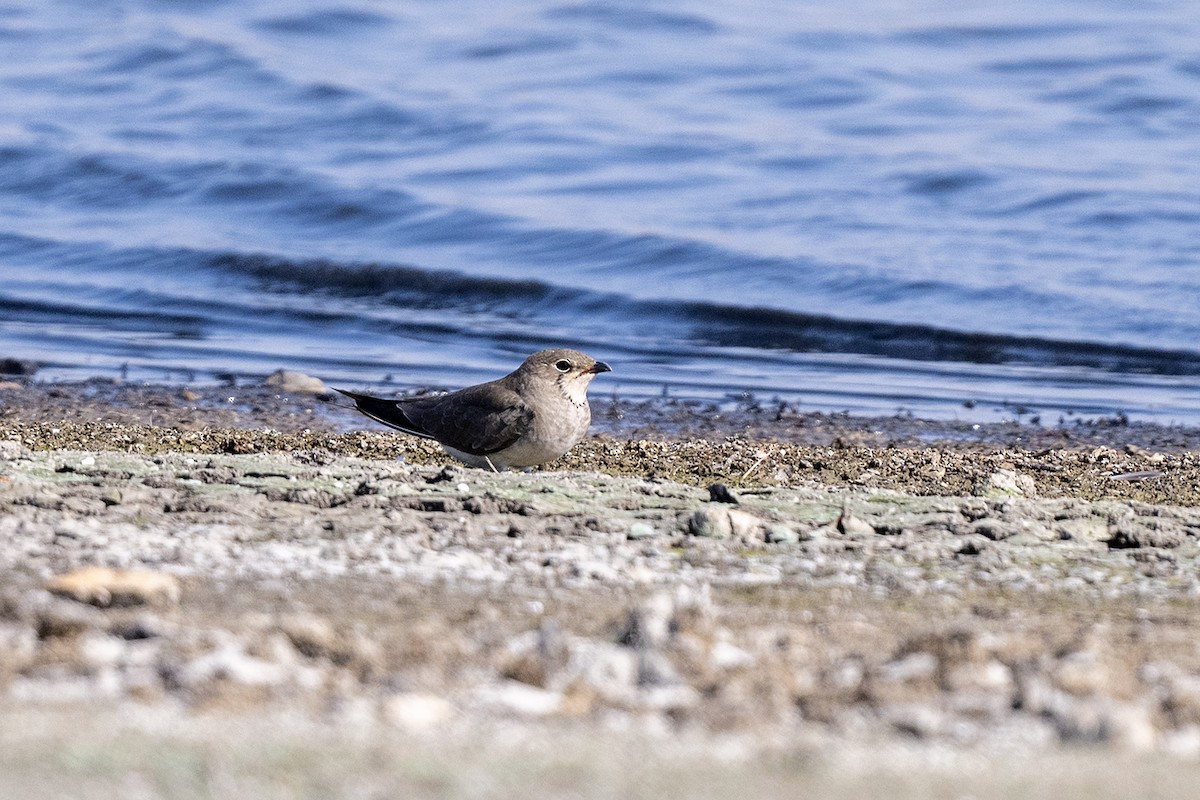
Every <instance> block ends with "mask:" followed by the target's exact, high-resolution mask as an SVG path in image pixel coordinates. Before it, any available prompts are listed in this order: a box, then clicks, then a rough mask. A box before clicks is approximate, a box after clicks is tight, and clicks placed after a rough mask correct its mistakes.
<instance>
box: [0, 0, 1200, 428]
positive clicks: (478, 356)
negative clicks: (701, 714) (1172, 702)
mask: <svg viewBox="0 0 1200 800" xmlns="http://www.w3.org/2000/svg"><path fill="white" fill-rule="evenodd" d="M0 92H2V94H0V96H2V97H3V98H4V102H3V103H2V104H0V357H6V356H7V357H14V358H21V359H30V360H35V361H38V362H41V363H42V364H43V367H42V370H41V372H39V373H38V375H39V377H42V378H47V379H74V378H83V377H89V376H94V375H117V374H125V375H127V376H129V377H131V378H134V379H140V380H152V381H158V380H172V381H173V380H184V379H194V380H216V379H218V378H219V377H220V376H224V375H229V374H232V375H234V376H238V377H239V379H249V378H252V377H254V376H261V375H264V374H266V373H268V372H271V371H273V370H274V369H277V368H279V367H289V368H293V369H300V370H304V371H307V372H311V373H314V374H317V375H320V376H321V377H323V378H325V379H326V380H329V381H332V382H335V383H339V384H342V385H350V386H363V385H370V384H378V383H383V382H385V381H390V382H392V383H394V384H395V385H396V386H403V387H412V386H457V385H462V384H465V383H470V382H474V381H477V380H482V379H485V378H488V377H494V376H497V375H499V374H502V373H503V372H505V371H507V370H508V369H509V368H510V367H511V366H513V365H514V364H515V363H516V362H517V361H518V360H519V359H520V358H521V357H523V356H524V355H525V354H527V353H528V352H531V351H533V350H535V349H538V348H540V347H543V346H549V345H554V344H566V345H571V346H577V347H579V348H581V349H585V350H587V351H589V352H590V353H592V354H593V355H595V356H597V357H598V358H603V359H605V360H606V361H609V362H610V363H612V364H613V365H614V366H615V367H616V368H617V373H616V374H615V375H613V376H605V378H604V381H603V387H602V388H601V391H604V390H606V389H612V390H615V391H616V392H617V393H619V394H620V396H622V397H638V396H649V395H658V394H661V393H662V392H664V391H666V392H668V393H670V394H671V395H674V396H680V397H699V398H714V399H719V398H722V397H725V396H727V395H730V394H734V395H737V394H741V393H746V392H752V393H754V394H756V395H758V396H760V397H775V396H778V397H780V398H782V399H785V400H787V401H790V402H796V403H798V404H799V405H800V407H801V408H808V409H826V410H841V409H847V410H850V411H852V412H860V413H893V412H895V411H897V410H905V411H912V412H914V413H917V414H920V415H927V416H936V417H955V416H958V417H963V418H982V419H994V418H996V416H997V415H1012V414H1014V413H1016V410H1017V409H1025V408H1027V409H1029V410H1031V411H1033V412H1035V413H1040V414H1042V415H1043V418H1044V419H1046V420H1053V419H1057V418H1058V416H1059V415H1064V414H1068V413H1076V414H1081V415H1099V414H1112V413H1118V412H1120V413H1125V414H1128V415H1129V416H1131V417H1134V418H1142V419H1152V420H1156V421H1160V422H1168V423H1169V422H1186V423H1193V424H1200V8H1198V7H1197V6H1196V5H1195V3H1194V2H1193V1H1192V0H1162V1H1161V2H1147V3H1128V2H1115V1H1106V0H1089V1H1088V2H1049V3H1047V2H1040V1H1039V0H1014V2H1007V3H995V2H971V1H970V0H967V1H966V2H959V3H944V2H940V0H913V2H904V3H895V2H890V0H851V2H847V3H836V4H833V3H805V2H768V1H767V0H760V1H759V2H747V3H736V4H733V3H718V2H714V1H713V0H708V1H707V2H699V1H696V0H694V1H693V2H687V1H686V0H684V2H678V1H675V2H653V0H639V1H638V2H631V3H614V2H591V3H588V2H583V3H577V2H553V0H527V1H524V2H515V3H508V4H503V3H495V2H491V1H490V0H489V2H470V0H466V1H465V2H454V3H448V2H447V3H439V2H432V0H426V1H425V2H413V3H393V2H383V0H378V1H377V2H363V1H361V0H360V1H359V2H345V3H336V2H289V3H276V2H266V0H260V1H259V2H254V1H252V0H237V1H236V2H234V1H233V0H230V1H229V2H221V1H220V0H192V1H191V2H182V1H181V2H171V3H163V2H150V0H145V1H144V2H103V1H102V0H96V1H94V2H89V3H82V2H67V1H66V0H48V1H46V2H36V3H35V2H25V3H4V2H3V1H2V0H0ZM600 386H601V385H600V384H598V387H600ZM964 404H966V405H964Z"/></svg>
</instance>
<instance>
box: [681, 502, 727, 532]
mask: <svg viewBox="0 0 1200 800" xmlns="http://www.w3.org/2000/svg"><path fill="white" fill-rule="evenodd" d="M688 533H690V534H692V536H700V537H703V538H705V539H728V538H729V537H730V536H731V535H732V534H733V523H731V522H730V520H729V509H726V508H719V507H709V508H702V509H700V510H699V511H697V512H696V513H695V514H692V517H691V519H689V520H688Z"/></svg>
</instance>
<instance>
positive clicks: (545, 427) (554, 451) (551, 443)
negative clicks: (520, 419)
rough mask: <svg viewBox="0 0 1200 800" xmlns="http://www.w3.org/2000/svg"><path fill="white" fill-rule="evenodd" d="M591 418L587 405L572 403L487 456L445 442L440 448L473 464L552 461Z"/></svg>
mask: <svg viewBox="0 0 1200 800" xmlns="http://www.w3.org/2000/svg"><path fill="white" fill-rule="evenodd" d="M591 422H592V414H591V410H590V409H589V408H587V407H586V406H584V407H583V408H575V407H572V409H571V413H567V414H562V415H560V416H558V418H557V419H552V420H547V419H541V420H537V421H535V423H534V425H533V429H532V430H530V431H529V432H528V433H526V434H525V435H524V436H522V437H521V438H520V439H519V440H518V441H517V442H516V443H515V444H513V445H512V446H510V447H508V448H506V449H504V450H500V451H499V452H496V453H492V454H491V455H490V456H488V457H484V456H474V455H470V454H469V453H463V452H461V451H459V450H455V449H454V448H452V447H447V446H446V445H444V444H443V445H442V448H443V449H444V450H445V451H446V452H447V453H449V454H450V455H451V456H453V457H454V458H457V459H458V460H459V461H462V462H463V463H465V464H469V465H471V466H473V467H481V468H484V469H487V468H489V467H490V466H494V467H495V468H496V469H504V468H506V467H532V466H536V465H538V464H545V463H546V462H547V461H553V460H554V459H556V458H558V457H559V456H562V455H563V454H564V453H566V452H567V451H568V450H570V449H571V448H572V447H574V446H575V444H576V443H577V442H579V440H580V439H582V438H583V437H584V435H585V434H586V433H587V430H588V426H589V425H590V424H591ZM489 462H490V463H489Z"/></svg>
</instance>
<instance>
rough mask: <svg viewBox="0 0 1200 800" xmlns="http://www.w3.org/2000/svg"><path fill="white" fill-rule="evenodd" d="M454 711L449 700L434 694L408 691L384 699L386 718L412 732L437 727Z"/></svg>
mask: <svg viewBox="0 0 1200 800" xmlns="http://www.w3.org/2000/svg"><path fill="white" fill-rule="evenodd" d="M453 712H454V708H453V707H452V706H451V705H450V703H449V702H447V701H446V700H444V699H442V698H440V697H438V696H437V695H432V694H420V693H418V692H406V693H404V694H397V695H392V696H391V697H389V698H387V699H386V700H384V701H383V715H384V718H385V719H387V720H388V722H391V723H392V724H393V725H395V726H396V727H398V728H403V729H404V730H406V731H409V732H410V733H420V732H423V731H427V730H430V729H431V728H435V727H437V726H438V725H440V724H441V723H443V722H445V721H446V720H448V719H449V718H450V715H451V714H452V713H453Z"/></svg>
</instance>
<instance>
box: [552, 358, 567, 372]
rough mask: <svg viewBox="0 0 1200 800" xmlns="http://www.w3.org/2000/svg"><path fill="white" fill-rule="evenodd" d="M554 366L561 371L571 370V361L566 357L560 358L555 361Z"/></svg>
mask: <svg viewBox="0 0 1200 800" xmlns="http://www.w3.org/2000/svg"><path fill="white" fill-rule="evenodd" d="M554 368H555V369H557V370H558V371H559V372H570V371H571V362H570V361H567V360H566V359H565V358H560V359H559V360H558V361H555V362H554Z"/></svg>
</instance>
